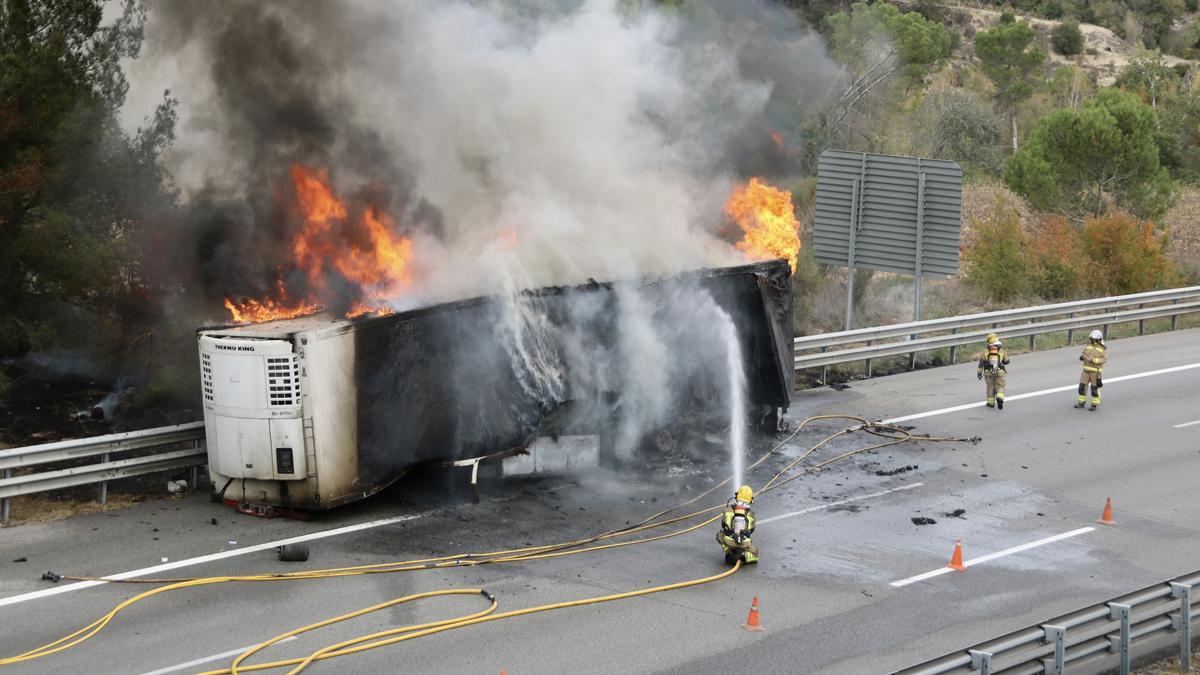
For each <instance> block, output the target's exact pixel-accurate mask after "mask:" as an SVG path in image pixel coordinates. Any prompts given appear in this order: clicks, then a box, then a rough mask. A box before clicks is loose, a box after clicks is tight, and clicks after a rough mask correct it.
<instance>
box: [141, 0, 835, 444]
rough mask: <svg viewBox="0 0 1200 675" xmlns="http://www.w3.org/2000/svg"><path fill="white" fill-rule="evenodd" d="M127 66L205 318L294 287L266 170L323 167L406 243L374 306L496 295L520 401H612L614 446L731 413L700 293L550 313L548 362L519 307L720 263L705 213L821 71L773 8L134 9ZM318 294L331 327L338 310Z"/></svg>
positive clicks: (827, 75)
mask: <svg viewBox="0 0 1200 675" xmlns="http://www.w3.org/2000/svg"><path fill="white" fill-rule="evenodd" d="M144 52H145V56H144V58H143V59H141V60H139V61H137V62H134V63H133V64H131V73H130V80H131V83H132V86H133V91H132V92H131V99H132V100H135V101H136V100H137V99H138V98H139V97H144V98H145V99H146V100H156V99H155V97H156V96H157V95H158V94H160V92H161V91H162V90H163V89H171V90H172V92H173V95H174V96H176V97H177V98H178V99H179V102H180V103H179V104H180V111H179V112H180V129H179V133H178V141H177V144H176V147H175V148H174V150H173V151H172V152H171V154H170V155H169V157H168V160H169V163H170V167H169V168H170V169H171V171H172V174H173V175H174V176H175V178H176V180H177V182H178V184H179V187H180V189H181V193H182V196H183V199H184V202H185V203H184V213H185V217H184V222H183V223H182V224H181V225H180V226H179V227H178V228H177V235H178V237H179V240H180V241H181V242H182V245H183V247H184V248H186V249H187V250H191V251H194V252H195V256H194V260H195V261H196V269H195V273H196V275H197V276H198V279H199V283H198V286H199V287H200V288H202V289H203V290H204V292H205V294H206V296H207V298H208V301H209V303H210V304H211V306H212V307H213V310H214V315H213V317H212V318H214V319H216V318H219V317H221V316H222V314H221V313H220V312H221V310H220V306H221V304H220V303H221V300H222V299H223V298H225V297H226V296H233V297H235V298H239V297H268V296H269V297H276V298H278V297H279V293H281V292H284V291H286V293H287V294H288V295H289V296H290V297H304V296H305V295H306V294H307V293H309V292H310V291H311V290H312V289H311V288H310V286H311V283H312V280H311V278H309V277H307V276H306V275H305V274H304V273H302V272H301V271H299V270H297V269H296V268H295V266H294V262H295V251H294V250H293V245H292V242H293V241H294V239H295V237H296V234H297V232H298V231H299V230H300V229H301V228H302V226H303V220H304V217H303V214H301V213H300V212H299V211H298V207H297V202H298V199H297V194H296V187H295V185H294V184H293V181H291V180H289V176H291V175H292V173H291V172H292V171H294V167H295V166H301V167H305V168H306V169H311V170H314V171H317V172H323V173H322V175H324V176H327V179H328V181H329V183H330V184H331V187H332V189H333V192H335V193H336V194H337V195H340V197H341V198H342V199H343V200H344V201H345V202H346V206H347V209H348V210H349V211H351V212H358V213H362V212H365V211H366V210H367V209H378V210H379V211H381V212H383V213H386V214H388V215H389V216H390V219H391V223H393V225H392V227H394V228H395V230H396V234H398V235H402V236H404V237H407V238H410V239H411V240H412V242H413V250H412V260H411V265H412V270H411V276H412V280H413V281H412V285H411V286H410V287H409V288H407V289H405V291H404V292H403V293H398V294H396V295H395V296H394V297H389V298H387V302H388V303H389V304H391V305H392V307H393V308H395V309H407V308H411V307H414V306H417V305H421V304H427V303H430V302H435V301H442V300H450V299H456V298H461V297H467V296H471V295H493V294H500V295H502V296H504V298H505V299H504V302H505V303H506V305H505V310H506V312H505V315H506V320H505V321H503V322H501V323H502V325H500V326H498V327H495V330H497V331H498V332H499V333H498V335H499V334H502V335H499V337H500V338H503V336H504V335H507V336H508V339H503V340H502V341H503V342H504V344H507V345H510V347H511V348H510V349H509V351H510V352H511V353H509V354H508V356H509V358H510V359H511V360H512V361H513V364H514V365H513V371H514V372H516V373H517V374H518V375H519V378H520V384H521V386H522V387H523V390H524V391H525V392H526V394H528V395H530V396H532V397H535V398H537V399H538V400H539V401H541V402H542V404H543V405H545V406H554V405H557V404H559V403H562V402H563V401H564V400H565V399H567V398H571V399H573V400H574V403H575V404H576V410H578V411H579V414H581V415H596V416H601V415H610V414H612V412H613V410H614V406H615V410H616V412H617V415H618V417H619V419H620V420H621V422H620V424H619V429H618V430H617V432H616V435H617V438H616V441H615V443H616V445H617V446H618V448H617V449H618V451H619V452H626V451H629V450H631V449H633V448H636V447H637V446H638V445H639V443H641V442H642V441H643V440H644V439H645V438H646V437H647V436H648V435H649V434H650V433H651V432H653V431H654V430H655V429H657V428H661V427H662V426H663V425H665V424H668V423H669V422H670V421H671V420H672V419H674V418H676V417H677V416H678V415H679V413H680V411H681V410H684V409H689V408H695V407H696V406H695V405H694V404H695V403H696V399H703V401H707V402H708V403H709V404H712V405H719V406H721V408H722V409H729V410H736V409H737V406H736V405H734V403H735V402H734V401H731V397H732V396H734V395H740V393H739V394H735V393H734V392H730V391H729V382H730V379H729V373H728V370H729V365H728V364H727V354H728V353H730V352H729V345H728V343H729V337H728V334H729V333H730V330H729V326H728V324H729V322H730V319H729V317H728V316H726V315H725V314H724V313H723V312H721V310H720V308H719V307H717V305H716V304H715V303H714V301H713V299H712V298H711V297H709V296H708V295H707V293H705V292H704V291H702V290H700V289H691V290H689V291H686V292H684V291H681V292H680V293H679V296H678V297H676V298H673V302H672V303H671V304H670V306H666V307H664V306H661V305H660V306H649V304H648V302H647V301H645V300H644V299H643V298H641V297H640V294H639V292H638V291H637V290H636V288H635V287H631V288H630V289H628V290H622V291H621V293H620V296H619V311H618V312H617V313H616V315H615V316H600V315H598V312H599V311H600V309H601V308H599V307H590V306H588V302H589V301H588V300H587V299H581V300H579V301H578V302H576V303H574V304H573V306H572V307H571V312H572V313H573V314H574V315H575V316H574V318H575V319H576V321H575V322H574V324H575V325H576V326H578V327H580V329H579V330H578V331H577V332H575V333H574V334H572V335H570V336H566V338H565V339H564V337H563V336H561V335H560V336H559V340H558V342H557V345H552V344H550V343H551V342H552V341H551V340H549V339H548V337H547V335H549V333H548V329H547V328H546V326H545V325H544V318H543V317H541V316H539V315H538V313H537V311H536V308H534V307H532V306H531V305H530V304H529V300H528V299H526V298H523V297H521V296H520V294H519V291H520V290H522V289H527V288H536V287H543V286H550V285H559V284H573V283H583V282H585V281H586V280H587V279H589V278H593V279H599V280H613V279H615V280H630V279H636V278H640V277H661V276H664V275H669V274H673V273H677V272H681V271H684V270H687V269H693V268H698V267H711V266H723V265H731V264H739V263H742V262H744V261H745V258H744V257H743V255H742V253H741V252H739V251H737V250H736V249H735V248H734V247H733V246H732V245H731V244H730V242H728V241H725V240H723V239H721V238H720V236H718V234H717V232H718V230H719V229H720V228H721V225H722V219H723V215H722V205H723V203H724V201H725V199H726V197H727V196H728V195H729V193H730V190H731V188H732V187H733V186H734V185H735V184H737V183H740V182H742V181H744V179H745V178H746V177H747V176H748V175H750V174H752V173H754V174H761V173H764V172H766V173H770V172H772V171H774V172H779V173H789V172H791V171H793V168H792V167H793V166H795V163H796V162H797V161H798V158H796V157H794V156H790V155H787V154H785V153H784V152H782V151H781V150H780V148H779V147H777V144H776V143H777V142H776V141H773V140H772V134H773V132H775V130H776V129H786V128H795V126H796V124H795V122H796V119H797V118H798V117H799V116H800V115H802V114H803V113H804V112H805V111H806V110H809V109H811V108H812V107H813V106H816V105H819V104H820V103H821V97H822V95H823V94H824V93H825V92H827V91H828V90H829V85H830V84H831V82H832V81H833V80H834V79H835V78H836V76H837V71H836V68H835V67H834V65H833V63H832V62H831V61H830V60H829V59H828V58H827V56H826V55H825V53H824V50H823V47H822V45H821V42H820V39H819V38H818V37H817V36H815V35H814V34H812V33H810V32H809V31H807V30H806V29H805V28H804V27H803V26H801V25H800V24H799V23H798V19H797V18H796V16H795V14H794V13H793V12H792V11H790V10H788V9H786V8H780V7H775V6H773V5H771V4H769V3H766V2H760V1H758V0H745V1H739V2H727V1H726V0H689V1H688V2H685V3H683V4H682V8H681V9H677V8H661V7H659V6H658V5H657V4H656V3H652V2H643V3H638V2H618V1H616V0H586V1H583V2H578V1H568V0H561V1H553V2H549V1H546V2H528V1H527V2H521V1H514V2H486V1H482V0H479V1H468V0H459V1H448V2H426V1H424V0H401V1H400V2H395V3H376V2H370V1H367V0H362V1H359V2H352V1H350V0H338V1H333V0H330V1H316V0H313V1H309V2H287V3H277V4H268V3H265V2H261V1H260V0H224V1H223V2H221V3H219V4H210V3H201V2H192V3H187V2H171V3H157V4H155V5H153V6H152V7H151V13H150V22H149V25H148V26H147V29H146V45H145V50H144ZM138 114H140V113H139V112H138V111H137V110H136V108H134V110H133V111H131V115H132V116H137V115H138ZM788 140H789V145H796V143H795V140H796V139H788ZM326 236H327V237H330V238H333V239H336V238H338V237H343V238H346V239H347V240H348V241H347V242H346V243H353V242H352V241H349V240H352V239H353V238H354V237H356V236H361V234H356V233H355V232H354V231H352V230H345V231H342V230H340V229H337V228H334V229H333V231H331V232H330V233H328V234H327V235H326ZM329 276H330V278H329V279H328V284H329V286H330V287H331V288H333V289H334V291H335V292H336V294H337V295H338V301H339V302H336V303H332V304H333V306H332V307H331V309H334V310H335V311H338V310H342V309H345V308H347V307H349V306H350V305H351V304H352V303H353V302H355V301H357V300H360V299H361V294H362V292H363V289H361V288H358V287H356V286H355V285H354V284H353V283H350V282H349V281H348V279H344V278H340V277H339V275H338V274H336V273H335V272H330V274H329ZM281 284H282V286H281ZM281 287H282V291H281ZM322 302H324V303H326V304H331V303H329V300H328V299H323V300H322ZM601 324H603V329H604V330H610V329H611V330H612V331H615V332H616V333H617V334H619V339H618V340H617V341H616V343H615V344H616V347H615V351H616V352H619V353H609V352H608V351H607V350H608V347H605V346H603V345H601V344H599V343H597V342H596V341H595V338H594V335H593V332H592V331H589V330H588V327H589V326H594V327H600V325H601ZM681 353H687V354H688V355H689V358H687V359H683V360H680V359H678V358H673V355H678V354H681ZM617 391H619V392H620V399H619V400H618V401H616V402H615V403H613V402H612V401H610V400H608V398H607V395H608V394H609V393H612V392H617ZM731 414H732V413H731ZM729 422H730V423H732V424H733V425H737V424H740V423H741V421H740V420H736V419H732V420H729Z"/></svg>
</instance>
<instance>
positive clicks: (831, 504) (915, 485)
mask: <svg viewBox="0 0 1200 675" xmlns="http://www.w3.org/2000/svg"><path fill="white" fill-rule="evenodd" d="M922 485H924V483H913V484H912V485H901V486H900V487H894V488H892V489H890V490H881V491H879V492H872V493H871V494H869V495H858V496H857V497H848V498H846V499H843V500H841V501H836V502H829V503H828V504H821V505H819V506H812V507H809V508H807V509H801V510H800V511H792V512H791V513H784V514H782V515H778V516H771V517H770V518H764V519H762V520H759V521H758V524H759V525H766V524H767V523H772V522H775V521H776V520H783V519H784V518H791V517H792V516H802V515H804V514H806V513H813V512H814V511H823V510H825V509H831V508H833V507H835V506H841V505H842V504H849V503H850V502H860V501H862V500H864V499H871V498H873V497H882V496H883V495H887V494H891V493H893V492H901V491H903V490H911V489H913V488H919V487H921V486H922Z"/></svg>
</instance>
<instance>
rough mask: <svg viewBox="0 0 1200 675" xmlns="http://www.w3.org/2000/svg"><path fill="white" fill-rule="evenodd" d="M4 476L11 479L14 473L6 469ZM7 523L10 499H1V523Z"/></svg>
mask: <svg viewBox="0 0 1200 675" xmlns="http://www.w3.org/2000/svg"><path fill="white" fill-rule="evenodd" d="M3 475H4V477H5V478H11V477H12V471H10V470H9V469H5V470H4V474H3ZM7 522H8V497H5V498H3V499H0V523H7Z"/></svg>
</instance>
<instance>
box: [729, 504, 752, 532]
mask: <svg viewBox="0 0 1200 675" xmlns="http://www.w3.org/2000/svg"><path fill="white" fill-rule="evenodd" d="M738 511H739V510H735V509H734V508H729V509H725V515H724V516H723V517H722V518H721V531H722V532H723V533H725V534H728V535H732V534H733V519H734V518H735V517H736V516H737V515H738ZM744 512H745V515H746V528H745V529H743V530H742V534H744V535H746V536H747V537H748V536H750V535H751V534H753V533H754V509H752V508H750V507H748V506H747V507H746V508H745V511H744Z"/></svg>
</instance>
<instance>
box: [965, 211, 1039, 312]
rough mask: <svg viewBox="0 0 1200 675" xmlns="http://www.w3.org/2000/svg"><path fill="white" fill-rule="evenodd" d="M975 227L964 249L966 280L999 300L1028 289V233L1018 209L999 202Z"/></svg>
mask: <svg viewBox="0 0 1200 675" xmlns="http://www.w3.org/2000/svg"><path fill="white" fill-rule="evenodd" d="M973 228H974V229H973V232H972V233H971V238H970V241H969V242H968V244H967V246H966V249H965V250H964V252H963V266H964V268H965V272H964V280H965V281H966V282H967V283H968V284H970V285H971V286H973V287H975V288H978V289H979V290H981V291H982V292H983V293H985V294H986V295H987V296H988V298H990V299H992V300H997V301H1000V302H1005V301H1007V300H1011V299H1013V298H1017V297H1020V296H1022V295H1024V294H1026V293H1027V292H1029V290H1030V271H1031V266H1030V261H1029V256H1028V255H1027V252H1026V244H1027V236H1026V234H1025V231H1024V230H1023V229H1022V228H1021V216H1020V214H1019V213H1017V210H1016V209H1014V208H1012V207H1010V206H1007V205H1005V204H1002V203H999V202H997V204H996V207H995V209H994V210H993V211H992V213H991V215H990V216H987V217H984V218H977V219H975V220H974V222H973Z"/></svg>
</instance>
